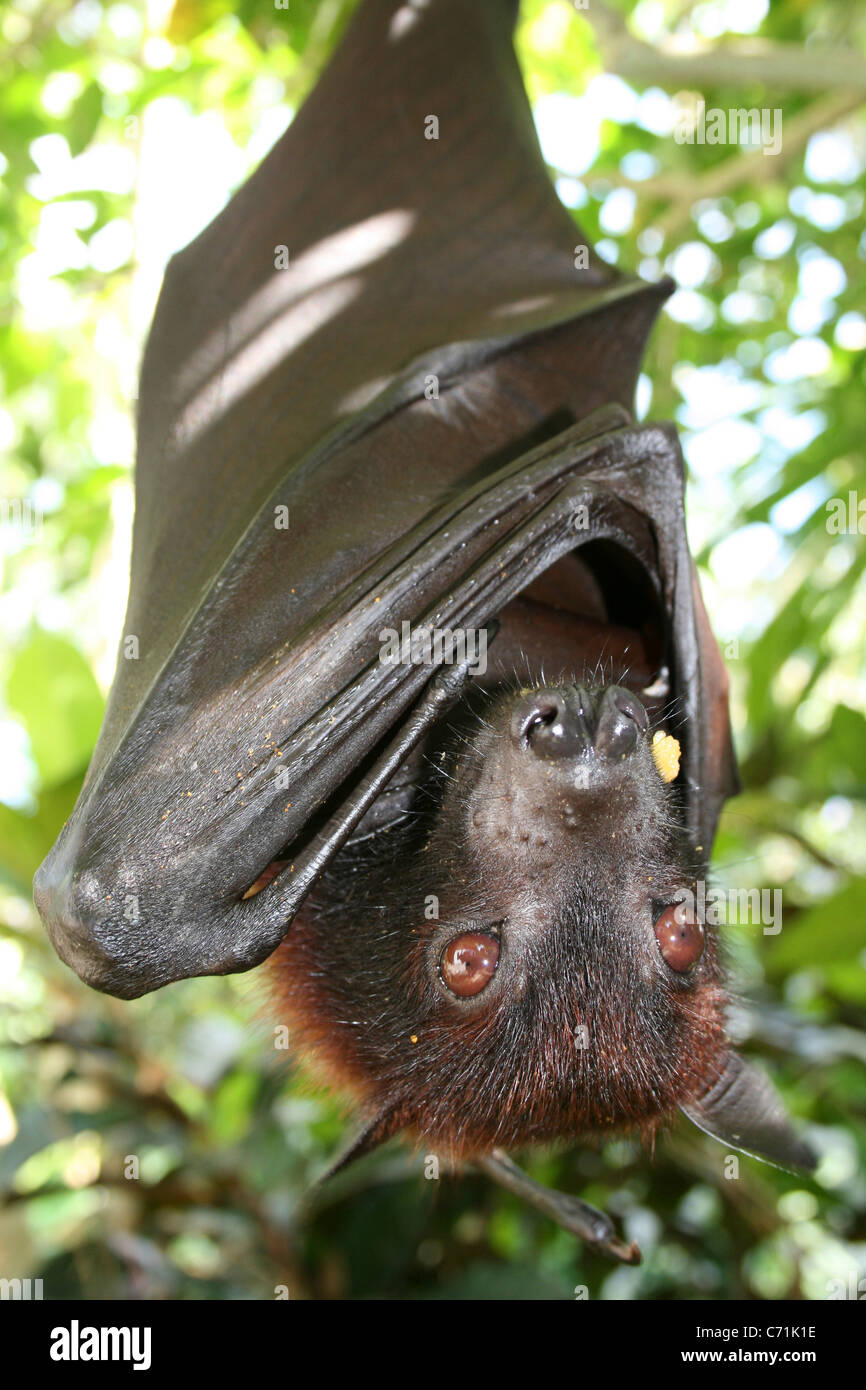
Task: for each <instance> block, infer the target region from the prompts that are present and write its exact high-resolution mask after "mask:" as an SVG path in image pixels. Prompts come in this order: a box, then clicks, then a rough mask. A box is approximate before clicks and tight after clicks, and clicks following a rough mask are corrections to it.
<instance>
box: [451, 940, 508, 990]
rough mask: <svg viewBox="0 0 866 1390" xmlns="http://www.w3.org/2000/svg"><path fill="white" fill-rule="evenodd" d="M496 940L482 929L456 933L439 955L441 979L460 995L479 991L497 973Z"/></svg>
mask: <svg viewBox="0 0 866 1390" xmlns="http://www.w3.org/2000/svg"><path fill="white" fill-rule="evenodd" d="M498 963H499V942H498V941H497V940H496V939H495V937H492V936H486V935H485V934H484V933H483V932H465V933H464V934H463V935H462V936H455V938H454V940H453V941H450V942H449V943H448V945H447V946H446V947H445V949H444V951H443V952H442V954H441V956H440V957H439V976H440V978H441V980H442V983H443V984H444V985H445V986H446V987H447V988H448V989H449V990H450V991H451V993H452V994H456V995H457V996H458V998H460V999H468V998H470V997H471V996H472V995H473V994H480V993H481V991H482V990H483V989H485V988H486V986H487V985H489V984H490V981H491V980H492V979H493V976H494V975H495V974H496V966H497V965H498Z"/></svg>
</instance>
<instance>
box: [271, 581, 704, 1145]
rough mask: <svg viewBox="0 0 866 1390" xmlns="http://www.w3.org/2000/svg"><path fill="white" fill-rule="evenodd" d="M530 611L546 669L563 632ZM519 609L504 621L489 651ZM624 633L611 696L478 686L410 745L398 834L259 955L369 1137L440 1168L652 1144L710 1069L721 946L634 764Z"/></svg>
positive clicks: (606, 687) (591, 678) (349, 868)
mask: <svg viewBox="0 0 866 1390" xmlns="http://www.w3.org/2000/svg"><path fill="white" fill-rule="evenodd" d="M516 607H517V608H518V609H521V608H522V607H523V605H522V604H518V605H516ZM538 608H539V610H540V608H541V605H538ZM535 616H536V619H537V622H536V627H537V629H540V631H541V633H542V637H543V644H544V650H543V652H542V653H540V654H539V655H544V657H545V659H546V660H547V661H548V662H549V661H550V657H551V651H552V650H553V651H555V649H556V645H557V644H556V636H555V634H556V633H559V635H560V638H562V637H563V629H567V630H568V632H569V634H570V635H573V624H574V622H575V617H574V614H573V613H569V612H567V611H565V610H564V609H552V608H550V607H546V618H547V625H546V626H545V625H543V624H541V623H540V613H536V615H535ZM525 617H526V615H525V613H524V612H517V613H514V612H512V613H510V614H507V615H506V621H505V623H504V627H505V631H504V633H503V634H502V637H501V638H497V644H498V642H499V641H500V640H502V641H503V643H504V646H503V648H502V651H503V652H504V653H506V654H507V653H509V652H510V651H511V650H512V648H513V645H514V635H515V632H519V633H522V634H523V635H524V636H525V635H526V631H527V628H526V623H525ZM602 630H603V629H601V628H599V629H594V630H593V636H594V637H595V638H596V643H597V644H598V636H599V632H600V631H602ZM607 638H608V645H609V643H610V640H611V634H610V632H608V633H607ZM632 639H633V640H632V641H631V642H629V641H628V640H627V639H624V638H623V637H622V636H620V641H621V644H622V647H623V650H622V652H621V654H620V658H619V665H620V666H621V667H622V669H623V670H625V671H626V674H625V676H624V677H623V682H622V683H615V682H614V681H612V680H610V679H609V680H607V681H605V680H604V679H602V678H601V677H600V675H599V672H598V669H597V668H595V667H590V668H589V672H588V673H587V671H586V670H585V669H584V668H581V667H578V670H579V671H581V675H580V677H575V676H573V677H572V678H571V679H557V681H556V682H555V683H551V684H545V683H543V682H542V681H539V680H536V681H533V680H532V679H531V678H530V677H529V676H528V672H524V673H523V674H524V675H525V676H526V679H522V680H521V681H520V682H519V683H518V684H517V685H515V682H514V680H513V679H512V680H511V681H509V682H503V681H501V680H498V679H497V678H496V671H495V670H494V671H493V672H491V673H490V679H489V680H488V681H487V682H486V685H487V688H486V689H485V690H483V691H481V692H478V693H477V694H476V695H475V697H474V698H469V699H467V700H465V701H464V702H463V706H462V708H460V709H459V710H458V711H457V712H456V713H455V715H454V716H453V717H452V719H451V720H450V721H449V725H448V727H447V728H446V729H444V730H443V731H441V733H440V735H439V736H438V738H437V740H436V741H435V742H434V743H433V744H432V745H431V746H430V747H429V748H428V749H427V750H426V757H425V759H424V761H425V764H426V766H427V769H428V771H427V773H426V775H425V774H422V775H421V776H420V777H419V779H418V781H417V784H416V786H415V790H414V799H413V800H412V801H411V803H410V804H409V807H408V815H407V818H406V819H405V820H404V821H403V822H402V823H399V824H396V825H392V826H391V827H389V828H384V829H379V830H376V831H374V832H373V833H371V834H369V835H367V836H366V837H362V838H361V839H360V840H358V841H357V842H356V843H355V844H353V845H352V846H350V847H349V848H348V849H347V850H346V851H344V853H343V854H342V855H341V856H339V857H338V859H337V861H336V862H335V864H334V866H333V869H332V871H331V873H330V874H329V876H328V878H327V880H326V882H325V883H324V885H323V887H322V890H321V891H320V892H319V893H318V894H317V895H316V896H315V897H314V899H313V901H312V903H311V904H310V905H308V907H307V909H306V911H305V912H304V913H303V914H302V917H301V918H300V919H299V921H298V922H297V923H296V926H295V929H294V930H293V932H292V933H291V934H290V936H289V938H288V939H287V941H286V943H285V944H284V946H283V947H282V948H281V950H280V951H279V952H278V953H277V957H276V963H275V968H276V970H277V971H278V974H279V987H280V993H281V994H282V996H283V998H284V999H285V1000H286V1002H287V1003H288V1007H289V1010H290V1014H291V1017H292V1019H293V1022H294V1024H295V1027H296V1029H297V1030H298V1031H299V1034H300V1037H301V1039H302V1040H303V1042H304V1043H305V1044H306V1045H307V1046H308V1047H309V1048H310V1049H311V1050H312V1051H313V1052H314V1053H317V1054H318V1055H319V1056H320V1057H321V1058H322V1060H324V1061H325V1062H326V1065H327V1068H328V1071H329V1073H330V1074H331V1075H333V1074H336V1075H337V1077H338V1078H340V1079H341V1080H342V1081H343V1082H344V1084H345V1085H347V1086H348V1088H349V1089H351V1090H352V1091H354V1092H355V1093H356V1094H358V1095H360V1097H361V1098H362V1099H363V1101H364V1103H365V1105H366V1106H367V1107H369V1108H371V1109H373V1110H374V1111H375V1112H376V1113H377V1114H379V1115H380V1116H381V1117H382V1122H381V1125H382V1132H381V1134H380V1136H379V1137H384V1136H385V1135H386V1134H387V1133H390V1132H394V1131H395V1130H397V1129H401V1128H404V1127H408V1128H409V1129H410V1130H414V1131H416V1132H418V1133H421V1134H423V1135H424V1137H425V1140H426V1141H429V1142H431V1143H435V1144H437V1145H439V1146H440V1147H441V1148H442V1149H443V1150H446V1151H448V1152H450V1153H452V1154H455V1155H465V1154H467V1153H472V1152H475V1151H482V1152H483V1151H485V1150H489V1149H490V1148H491V1147H493V1146H497V1145H501V1146H505V1147H508V1146H521V1145H526V1144H528V1143H530V1142H533V1141H539V1140H550V1139H555V1138H574V1137H576V1136H577V1135H585V1134H587V1133H599V1132H601V1133H605V1132H610V1131H611V1130H613V1129H618V1130H628V1129H637V1130H639V1131H640V1132H641V1133H642V1134H643V1135H644V1136H645V1137H649V1136H650V1135H651V1134H652V1133H653V1132H654V1131H655V1129H656V1128H657V1126H658V1125H659V1123H660V1122H661V1120H662V1119H663V1118H664V1117H665V1116H666V1115H668V1114H669V1113H670V1112H671V1111H673V1110H675V1108H676V1107H677V1105H679V1104H681V1103H685V1102H687V1101H688V1100H690V1099H692V1098H694V1097H695V1096H696V1095H697V1094H698V1093H699V1091H700V1090H701V1089H702V1084H704V1085H705V1078H706V1076H707V1075H708V1074H710V1075H715V1074H718V1072H719V1071H720V1070H721V1066H722V1060H721V1059H722V1056H723V1052H724V1030H723V1024H722V1017H721V1014H722V1008H723V1002H724V1001H723V995H722V990H721V987H720V979H719V974H720V972H719V966H718V961H717V953H716V946H715V942H714V941H713V940H712V939H711V937H710V935H709V934H708V933H707V932H706V931H705V930H704V928H703V927H702V926H700V924H697V923H694V922H691V921H690V920H687V918H686V917H684V914H683V909H682V907H681V906H680V899H681V898H682V896H683V894H684V892H686V891H687V890H688V888H689V886H690V883H691V882H692V878H691V876H690V870H689V867H688V865H689V855H688V850H687V845H686V842H685V837H684V834H683V828H682V824H681V805H680V797H679V794H678V792H677V791H675V790H674V789H673V787H672V786H671V785H669V784H667V783H666V782H665V781H664V780H663V777H662V775H661V773H660V771H659V767H658V766H657V764H656V761H655V759H654V757H653V753H652V751H651V747H652V744H651V740H652V736H653V731H654V725H657V724H658V722H659V708H658V706H659V703H660V700H659V697H656V698H655V699H653V697H652V695H644V696H643V697H642V696H641V694H640V693H638V692H637V691H635V690H634V689H629V688H628V686H627V684H625V683H624V682H625V681H627V680H631V683H632V685H633V684H634V681H635V675H636V674H638V673H636V672H635V670H634V669H633V668H631V667H629V668H628V669H627V668H626V665H625V661H623V659H622V658H623V657H625V659H626V661H627V659H628V655H629V650H630V648H631V649H632V650H634V649H635V648H638V647H640V645H641V644H640V641H639V639H638V637H637V634H636V633H633V634H632ZM536 640H537V639H536ZM497 644H494V647H493V648H492V649H491V650H492V651H495V650H496V647H497ZM642 659H645V658H642ZM523 660H524V663H525V662H526V656H525V653H524V655H523ZM506 662H507V655H505V656H500V657H499V659H498V662H497V665H498V666H499V667H500V668H501V667H502V665H503V664H505V663H506ZM638 664H639V665H640V663H638ZM608 665H610V663H608ZM638 678H640V676H639V674H638ZM663 700H664V697H663V695H662V697H661V702H662V703H663ZM680 918H683V920H680Z"/></svg>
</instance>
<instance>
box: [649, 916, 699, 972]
mask: <svg viewBox="0 0 866 1390" xmlns="http://www.w3.org/2000/svg"><path fill="white" fill-rule="evenodd" d="M655 934H656V941H657V942H658V943H659V950H660V951H661V953H662V959H663V960H664V962H665V964H666V965H669V966H670V968H671V970H676V971H677V973H678V974H682V972H683V971H685V970H689V969H690V968H691V966H693V965H694V963H695V961H696V960H700V958H701V956H702V955H703V950H704V943H705V940H706V936H705V933H704V928H703V925H702V924H701V923H700V922H699V921H698V920H697V919H696V917H695V915H694V913H693V912H692V911H691V910H690V909H689V908H688V907H687V906H686V904H685V903H671V905H670V907H666V908H665V910H664V912H663V913H662V915H661V916H660V917H659V918H658V920H657V921H656V924H655Z"/></svg>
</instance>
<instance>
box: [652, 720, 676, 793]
mask: <svg viewBox="0 0 866 1390" xmlns="http://www.w3.org/2000/svg"><path fill="white" fill-rule="evenodd" d="M651 751H652V755H653V761H654V762H655V765H656V767H657V768H658V770H659V776H660V777H661V779H662V781H663V782H672V781H673V780H674V778H675V777H676V775H677V773H678V772H679V770H680V745H679V743H678V742H677V740H676V739H675V738H674V737H673V735H672V734H666V733H663V731H662V730H661V729H657V730H656V732H655V733H654V734H653V741H652V749H651Z"/></svg>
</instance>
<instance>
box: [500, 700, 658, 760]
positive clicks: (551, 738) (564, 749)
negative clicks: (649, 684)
mask: <svg viewBox="0 0 866 1390" xmlns="http://www.w3.org/2000/svg"><path fill="white" fill-rule="evenodd" d="M648 728H649V718H648V716H647V712H646V710H645V708H644V706H643V705H642V704H641V702H640V700H639V699H638V698H637V696H636V695H633V694H632V692H631V691H630V690H626V689H625V688H624V687H623V686H619V685H612V686H608V687H607V688H606V689H604V690H600V691H599V690H589V689H587V688H586V687H585V686H582V685H574V686H568V687H564V688H562V689H555V690H548V689H540V690H535V691H533V692H532V693H531V694H530V695H527V696H526V697H525V699H523V700H521V701H520V703H519V704H518V705H517V707H516V708H515V710H514V712H513V714H512V716H511V737H512V739H513V740H514V741H515V742H516V743H517V744H518V745H519V746H520V747H523V748H528V749H530V750H531V752H533V753H534V754H535V755H536V756H537V757H539V758H545V759H560V758H567V759H573V758H583V757H586V758H588V757H592V756H597V757H599V758H602V759H605V760H606V761H609V762H619V761H620V760H621V759H623V758H627V757H628V756H629V754H630V753H633V752H634V750H635V749H636V748H637V746H638V741H639V739H640V737H641V735H643V734H646V732H647V730H648Z"/></svg>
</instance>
